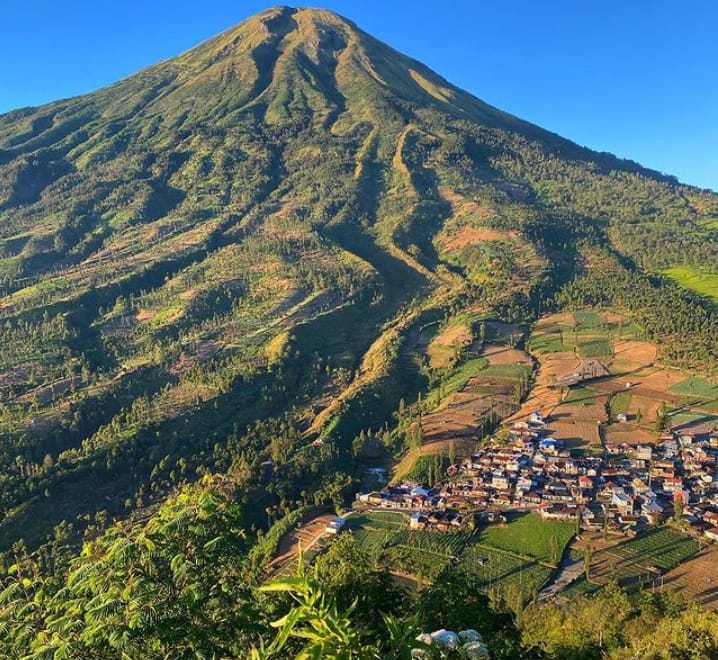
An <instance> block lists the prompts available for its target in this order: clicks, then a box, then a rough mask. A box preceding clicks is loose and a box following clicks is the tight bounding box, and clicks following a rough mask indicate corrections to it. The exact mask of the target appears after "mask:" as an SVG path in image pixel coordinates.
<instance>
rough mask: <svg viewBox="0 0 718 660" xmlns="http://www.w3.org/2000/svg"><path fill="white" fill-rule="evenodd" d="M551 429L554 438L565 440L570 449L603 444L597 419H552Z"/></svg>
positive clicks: (586, 448)
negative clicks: (555, 420)
mask: <svg viewBox="0 0 718 660" xmlns="http://www.w3.org/2000/svg"><path fill="white" fill-rule="evenodd" d="M550 431H551V435H552V436H553V437H554V438H556V439H557V440H563V442H564V443H565V445H566V449H569V450H588V449H591V448H592V447H597V446H600V445H601V432H600V427H599V425H598V422H597V421H593V420H585V419H567V420H566V421H558V422H554V421H552V422H551V424H550Z"/></svg>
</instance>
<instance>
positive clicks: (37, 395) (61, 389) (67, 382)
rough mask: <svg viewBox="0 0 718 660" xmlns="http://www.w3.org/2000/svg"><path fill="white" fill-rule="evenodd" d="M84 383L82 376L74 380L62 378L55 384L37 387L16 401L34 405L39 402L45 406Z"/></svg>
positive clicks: (73, 377) (75, 377)
mask: <svg viewBox="0 0 718 660" xmlns="http://www.w3.org/2000/svg"><path fill="white" fill-rule="evenodd" d="M81 382H82V377H81V376H72V378H61V379H60V380H56V381H55V382H53V383H48V384H47V385H41V386H40V387H36V388H35V389H33V390H30V391H29V392H25V394H23V395H22V396H19V397H18V398H17V399H16V402H17V403H32V402H33V401H37V403H39V404H40V405H42V406H44V405H46V404H48V403H50V401H52V399H53V398H54V397H59V396H62V395H63V394H65V392H67V391H68V390H69V389H70V388H71V387H72V386H73V385H79V384H80V383H81Z"/></svg>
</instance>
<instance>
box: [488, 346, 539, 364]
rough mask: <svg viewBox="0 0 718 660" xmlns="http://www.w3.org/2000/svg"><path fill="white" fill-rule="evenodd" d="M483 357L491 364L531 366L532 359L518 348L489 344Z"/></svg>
mask: <svg viewBox="0 0 718 660" xmlns="http://www.w3.org/2000/svg"><path fill="white" fill-rule="evenodd" d="M481 357H484V358H486V359H487V360H488V361H489V364H491V365H494V364H528V365H530V364H531V358H530V357H529V356H528V355H527V354H526V353H524V352H523V351H520V350H518V349H516V348H508V347H506V346H497V345H496V344H488V345H487V346H486V347H485V348H484V350H483V351H482V352H481Z"/></svg>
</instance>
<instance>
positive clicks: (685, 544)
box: [589, 527, 700, 586]
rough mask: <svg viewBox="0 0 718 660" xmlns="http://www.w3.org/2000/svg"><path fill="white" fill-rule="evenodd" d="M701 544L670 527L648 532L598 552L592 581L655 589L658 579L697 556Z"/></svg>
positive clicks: (592, 564) (593, 567)
mask: <svg viewBox="0 0 718 660" xmlns="http://www.w3.org/2000/svg"><path fill="white" fill-rule="evenodd" d="M699 550H700V543H699V542H698V541H697V540H696V539H694V538H693V537H691V536H688V535H686V534H682V533H680V532H677V531H675V530H672V529H669V528H668V527H660V528H654V529H649V530H647V531H645V532H643V533H641V534H639V535H638V536H636V537H635V538H633V539H630V540H628V541H625V542H623V543H619V544H618V545H615V546H613V547H610V548H606V549H604V550H600V551H599V552H596V553H595V554H594V555H593V556H592V559H591V570H590V574H589V579H590V581H591V582H594V583H599V584H606V583H607V582H611V581H614V580H615V581H617V582H618V583H619V584H620V585H622V586H632V585H648V586H652V585H653V584H654V582H655V580H656V579H657V578H659V577H660V576H661V575H663V574H664V573H667V572H668V571H670V570H672V569H674V568H675V567H676V566H678V565H679V564H682V563H683V562H684V561H686V560H687V559H689V558H690V557H692V556H693V555H695V554H696V553H697V552H698V551H699Z"/></svg>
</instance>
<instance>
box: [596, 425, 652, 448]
mask: <svg viewBox="0 0 718 660" xmlns="http://www.w3.org/2000/svg"><path fill="white" fill-rule="evenodd" d="M655 441H656V436H655V435H654V434H653V433H651V432H649V431H647V430H646V429H642V428H640V427H637V426H631V427H627V425H625V424H620V425H615V426H611V427H609V428H608V429H606V442H607V443H608V444H612V445H622V444H626V445H645V444H648V443H653V442H655Z"/></svg>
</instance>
